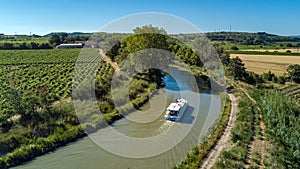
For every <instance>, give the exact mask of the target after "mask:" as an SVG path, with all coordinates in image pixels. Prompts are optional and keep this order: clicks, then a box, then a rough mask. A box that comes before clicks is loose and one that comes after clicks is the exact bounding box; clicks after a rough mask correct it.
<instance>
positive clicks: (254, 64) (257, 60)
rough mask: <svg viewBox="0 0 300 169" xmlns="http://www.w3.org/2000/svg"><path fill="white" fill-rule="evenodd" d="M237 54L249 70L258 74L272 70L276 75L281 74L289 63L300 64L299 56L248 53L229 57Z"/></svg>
mask: <svg viewBox="0 0 300 169" xmlns="http://www.w3.org/2000/svg"><path fill="white" fill-rule="evenodd" d="M236 56H238V57H239V58H241V59H242V60H243V62H244V63H245V67H246V69H247V70H249V71H253V72H255V73H258V74H262V73H264V72H265V73H266V72H268V71H271V72H273V73H274V74H276V75H283V74H284V73H285V72H286V68H287V67H288V66H289V65H291V64H300V56H278V55H248V54H231V55H230V57H236Z"/></svg>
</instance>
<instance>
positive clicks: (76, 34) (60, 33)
mask: <svg viewBox="0 0 300 169" xmlns="http://www.w3.org/2000/svg"><path fill="white" fill-rule="evenodd" d="M65 33H66V34H68V35H71V36H83V35H91V34H93V33H84V32H72V33H67V32H51V33H48V34H46V35H44V37H50V36H52V35H54V34H57V35H62V34H65Z"/></svg>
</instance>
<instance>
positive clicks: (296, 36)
mask: <svg viewBox="0 0 300 169" xmlns="http://www.w3.org/2000/svg"><path fill="white" fill-rule="evenodd" d="M290 37H293V38H300V35H293V36H290Z"/></svg>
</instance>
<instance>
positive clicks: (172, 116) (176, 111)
mask: <svg viewBox="0 0 300 169" xmlns="http://www.w3.org/2000/svg"><path fill="white" fill-rule="evenodd" d="M188 106H189V105H188V101H187V100H185V99H182V98H181V99H176V102H175V103H171V104H170V105H169V106H168V108H167V110H166V114H165V119H166V120H170V121H179V120H180V118H181V117H182V115H183V113H184V112H185V110H186V109H187V107H188Z"/></svg>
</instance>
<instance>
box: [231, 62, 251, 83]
mask: <svg viewBox="0 0 300 169" xmlns="http://www.w3.org/2000/svg"><path fill="white" fill-rule="evenodd" d="M244 66H245V64H244V63H243V61H242V60H241V59H240V58H239V57H235V58H232V59H231V60H230V63H229V71H230V73H231V75H232V76H233V78H234V79H235V80H243V79H244V78H245V77H246V75H247V72H246V68H245V67H244Z"/></svg>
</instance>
